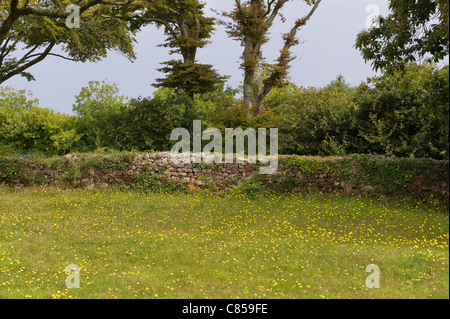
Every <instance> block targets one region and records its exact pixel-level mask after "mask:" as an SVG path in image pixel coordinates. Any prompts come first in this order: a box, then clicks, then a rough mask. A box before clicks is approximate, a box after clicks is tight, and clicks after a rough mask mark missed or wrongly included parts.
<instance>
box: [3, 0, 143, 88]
mask: <svg viewBox="0 0 450 319" xmlns="http://www.w3.org/2000/svg"><path fill="white" fill-rule="evenodd" d="M5 2H6V1H2V4H1V5H0V50H1V52H2V54H1V55H0V83H2V82H4V81H6V80H8V79H9V78H11V77H13V76H16V75H20V76H23V77H25V78H27V79H28V80H34V78H33V76H32V75H31V74H30V73H29V72H28V71H27V70H28V68H30V67H32V66H33V65H35V64H37V63H39V62H41V61H42V60H43V59H45V58H46V57H47V56H49V55H55V56H61V55H58V54H53V53H51V51H52V49H53V48H54V47H55V46H57V45H61V46H62V51H64V52H65V53H66V56H65V58H68V59H71V60H74V61H82V62H85V61H92V62H95V61H99V60H101V59H102V58H104V57H106V55H107V53H108V51H109V50H116V51H119V52H121V53H123V54H124V55H125V56H127V57H128V58H129V59H130V60H131V59H134V58H135V55H134V52H133V45H132V44H133V41H134V30H131V28H130V27H129V25H128V23H127V21H125V20H124V19H122V18H121V17H122V16H123V15H124V14H126V13H127V9H128V8H130V6H129V3H128V1H125V0H118V1H114V3H109V4H107V3H106V2H102V3H99V1H96V0H81V1H77V3H76V4H77V5H78V6H79V7H80V27H79V28H68V27H67V26H66V18H67V17H68V16H69V15H70V14H71V12H70V11H69V12H67V11H66V7H67V6H68V5H69V4H73V1H70V0H60V1H52V2H49V1H9V3H8V4H7V3H5Z"/></svg>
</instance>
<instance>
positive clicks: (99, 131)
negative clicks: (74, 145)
mask: <svg viewBox="0 0 450 319" xmlns="http://www.w3.org/2000/svg"><path fill="white" fill-rule="evenodd" d="M127 107H128V106H127V98H126V97H124V96H121V95H119V89H118V87H117V85H116V84H108V83H107V82H106V81H103V82H101V83H100V82H99V81H90V82H89V83H88V86H86V87H83V88H82V89H81V91H80V93H79V94H78V95H77V96H76V97H75V104H74V105H73V106H72V109H73V111H74V112H75V113H76V115H77V120H78V123H77V126H78V129H79V132H80V133H82V134H83V138H82V141H81V142H82V144H83V145H85V146H92V145H94V146H95V148H101V147H111V148H117V149H120V146H121V145H120V144H119V139H120V138H121V136H120V135H121V133H122V130H121V129H122V127H123V126H125V125H126V124H127V123H126V122H125V121H126V117H123V115H124V114H125V113H126V111H127ZM127 129H130V128H129V127H127Z"/></svg>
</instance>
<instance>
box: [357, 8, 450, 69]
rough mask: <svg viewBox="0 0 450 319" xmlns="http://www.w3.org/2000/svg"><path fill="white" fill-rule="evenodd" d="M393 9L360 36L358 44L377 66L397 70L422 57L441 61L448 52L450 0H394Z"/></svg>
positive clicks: (368, 58)
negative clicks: (376, 25)
mask: <svg viewBox="0 0 450 319" xmlns="http://www.w3.org/2000/svg"><path fill="white" fill-rule="evenodd" d="M389 9H390V12H391V13H390V14H389V15H388V16H386V17H380V20H379V26H378V27H373V28H371V29H369V30H364V31H362V32H360V33H359V34H358V36H357V39H356V44H355V47H356V48H357V49H359V50H360V51H361V53H362V55H363V57H364V59H365V60H366V61H372V66H373V67H374V69H375V70H378V69H384V70H387V71H388V72H393V71H395V70H397V69H399V68H400V69H403V68H404V67H405V65H406V64H408V63H411V62H415V61H419V60H420V59H426V60H429V61H434V62H438V61H440V60H442V59H443V58H445V57H446V56H448V54H449V13H448V12H449V2H448V0H437V1H433V0H421V1H404V0H390V1H389Z"/></svg>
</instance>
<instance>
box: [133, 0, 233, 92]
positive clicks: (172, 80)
mask: <svg viewBox="0 0 450 319" xmlns="http://www.w3.org/2000/svg"><path fill="white" fill-rule="evenodd" d="M142 5H143V8H144V10H143V14H139V13H136V14H135V15H133V16H130V17H128V18H127V19H128V20H129V21H132V23H133V24H135V25H138V26H140V25H147V24H155V25H156V26H158V27H163V28H164V32H165V34H166V35H167V39H166V41H165V42H164V43H163V44H161V45H160V46H163V47H167V48H170V49H171V50H170V54H171V55H172V54H181V56H182V58H183V59H182V60H171V61H167V62H164V63H162V64H163V65H164V67H162V68H161V69H159V71H161V72H163V73H166V74H167V76H166V78H161V79H157V80H156V81H157V84H155V86H156V87H169V88H182V89H184V90H185V91H186V93H187V94H188V95H189V96H191V97H192V96H193V95H194V94H195V93H204V92H208V91H211V90H214V89H215V88H217V85H219V84H221V83H223V82H224V81H225V80H226V79H227V77H224V76H220V75H219V74H218V73H217V71H216V70H214V69H213V67H212V65H209V64H199V63H197V60H196V56H197V52H198V49H200V48H203V47H205V46H206V45H207V44H208V43H209V39H210V38H211V35H212V34H213V32H214V30H215V29H214V25H215V19H214V18H211V17H206V16H205V13H204V6H205V4H204V3H202V2H200V1H198V0H154V1H143V4H142Z"/></svg>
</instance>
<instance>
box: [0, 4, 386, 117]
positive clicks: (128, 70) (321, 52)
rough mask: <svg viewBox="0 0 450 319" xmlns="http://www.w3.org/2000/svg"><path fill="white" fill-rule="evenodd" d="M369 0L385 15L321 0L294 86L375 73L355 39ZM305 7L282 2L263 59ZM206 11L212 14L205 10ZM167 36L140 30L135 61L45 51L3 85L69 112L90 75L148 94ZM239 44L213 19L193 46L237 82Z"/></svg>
mask: <svg viewBox="0 0 450 319" xmlns="http://www.w3.org/2000/svg"><path fill="white" fill-rule="evenodd" d="M206 3H207V6H208V7H210V8H214V9H218V10H219V11H220V10H225V11H229V10H230V8H232V6H233V3H234V0H206ZM370 5H377V6H378V8H379V10H380V13H381V14H382V15H386V14H388V1H387V0H323V1H322V3H321V4H320V6H319V8H318V9H317V11H316V13H315V14H314V15H313V17H312V18H311V20H310V21H309V22H308V24H307V25H306V26H305V27H303V29H302V30H301V31H300V33H299V39H300V41H301V44H300V45H298V46H296V47H294V48H293V52H294V54H295V55H296V56H297V57H298V58H297V60H295V61H294V62H293V63H292V68H291V69H290V77H291V79H292V80H293V82H294V83H295V84H296V85H298V86H305V87H308V86H324V85H326V84H328V83H330V82H331V81H333V80H334V79H335V78H336V77H337V76H338V75H340V74H341V75H343V76H344V78H345V80H346V82H348V83H350V84H351V85H353V86H356V85H358V84H360V83H361V81H365V80H366V79H367V77H371V76H373V75H375V72H374V71H373V70H372V69H371V66H370V64H369V63H365V62H364V60H363V59H362V57H361V54H360V52H359V51H357V50H356V49H355V48H354V47H353V46H354V43H355V38H356V35H357V34H358V32H359V31H361V30H362V29H366V20H367V19H368V17H369V16H370V15H371V13H370V12H367V10H368V8H370V7H369V6H370ZM307 12H308V6H306V5H305V4H304V1H301V0H294V1H291V2H290V3H288V4H287V5H286V7H285V8H284V10H283V15H284V16H285V18H286V22H285V23H282V22H281V21H280V19H278V21H277V22H276V23H275V25H274V26H273V28H272V29H271V35H270V41H269V43H268V44H266V45H265V46H264V47H263V54H264V56H265V57H266V58H267V61H268V62H272V61H273V59H275V58H276V57H277V56H278V52H279V50H280V48H281V45H282V39H281V34H283V33H285V32H287V31H289V30H290V29H291V28H292V25H293V23H294V21H295V20H296V19H297V18H299V17H303V16H304V15H305V14H306V13H307ZM207 14H208V15H210V16H215V14H214V13H212V12H210V11H209V10H207ZM164 39H165V36H164V34H163V30H162V29H156V28H155V27H152V26H149V27H146V28H145V29H143V30H142V31H141V32H140V33H139V34H138V37H137V40H138V43H137V44H136V46H135V52H136V54H137V59H136V60H135V61H134V62H133V63H132V62H130V61H129V60H127V59H126V58H125V57H123V56H121V55H119V54H118V53H115V52H111V53H110V54H109V55H108V57H107V58H106V59H104V60H102V61H101V62H97V63H81V62H72V61H67V60H63V59H60V58H57V57H52V56H50V57H47V58H46V59H45V60H44V61H42V62H40V63H38V64H37V65H35V66H34V67H33V68H31V69H29V71H30V72H31V73H32V74H33V75H34V76H35V78H36V81H34V82H28V81H26V80H25V79H24V78H21V77H13V78H12V79H10V80H8V81H6V82H4V83H3V84H2V85H3V86H11V87H13V88H15V89H27V90H30V91H31V92H32V93H33V96H34V97H35V98H38V99H39V101H40V106H41V107H49V108H52V109H54V110H56V111H59V112H62V113H68V114H72V104H73V103H74V100H75V99H74V97H75V95H77V94H78V93H79V92H80V90H81V88H82V87H83V86H86V85H87V83H88V82H89V81H92V80H95V81H103V80H106V79H107V81H108V82H109V83H116V84H117V85H118V87H119V89H120V94H122V95H125V96H128V97H132V98H137V97H139V96H142V97H148V96H151V94H152V92H153V91H154V90H155V88H154V87H153V86H152V85H151V84H152V83H154V82H155V79H156V78H159V77H163V76H164V75H163V74H161V73H159V72H158V71H157V70H156V69H157V68H159V67H160V65H159V63H161V62H164V61H168V60H171V59H172V58H174V57H170V56H169V55H168V51H169V50H168V49H166V48H161V47H157V45H158V44H160V43H162V42H163V41H164ZM241 54H242V47H240V44H239V43H238V42H237V41H234V40H232V39H229V38H228V37H227V35H226V33H225V31H224V29H223V27H222V26H217V31H216V32H215V34H214V36H213V38H212V43H211V44H209V45H208V46H207V47H206V48H204V49H201V50H200V51H199V52H198V56H197V57H198V62H199V63H205V64H212V65H214V67H215V68H216V69H217V70H218V71H219V73H220V74H222V75H229V76H231V78H230V79H229V80H228V82H227V85H229V86H232V87H237V86H238V85H240V82H241V81H242V76H243V74H242V70H240V69H239V64H240V61H239V58H240V56H241Z"/></svg>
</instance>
